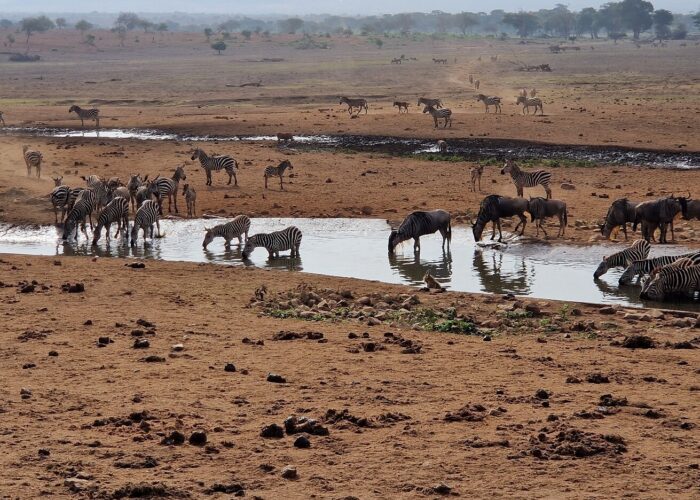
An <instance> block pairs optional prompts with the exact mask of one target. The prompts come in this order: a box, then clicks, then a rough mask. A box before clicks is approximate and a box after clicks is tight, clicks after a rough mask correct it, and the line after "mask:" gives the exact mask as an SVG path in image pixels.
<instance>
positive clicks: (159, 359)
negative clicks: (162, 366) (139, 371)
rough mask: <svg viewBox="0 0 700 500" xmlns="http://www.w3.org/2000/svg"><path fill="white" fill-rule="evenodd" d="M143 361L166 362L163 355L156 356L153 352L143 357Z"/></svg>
mask: <svg viewBox="0 0 700 500" xmlns="http://www.w3.org/2000/svg"><path fill="white" fill-rule="evenodd" d="M142 361H144V362H146V363H165V358H164V357H163V356H156V355H155V354H152V355H150V356H146V357H145V358H143V360H142Z"/></svg>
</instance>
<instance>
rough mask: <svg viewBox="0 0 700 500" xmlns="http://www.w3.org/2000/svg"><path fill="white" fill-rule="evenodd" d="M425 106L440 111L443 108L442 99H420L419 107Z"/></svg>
mask: <svg viewBox="0 0 700 500" xmlns="http://www.w3.org/2000/svg"><path fill="white" fill-rule="evenodd" d="M421 104H422V105H423V106H431V107H433V108H437V109H440V108H442V101H441V100H440V99H430V98H428V97H421V98H419V99H418V104H417V105H418V106H420V105H421Z"/></svg>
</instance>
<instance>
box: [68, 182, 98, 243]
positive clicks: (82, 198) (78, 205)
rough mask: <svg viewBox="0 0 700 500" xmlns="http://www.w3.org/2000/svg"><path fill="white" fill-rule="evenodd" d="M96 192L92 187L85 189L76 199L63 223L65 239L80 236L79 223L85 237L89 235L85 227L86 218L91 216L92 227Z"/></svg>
mask: <svg viewBox="0 0 700 500" xmlns="http://www.w3.org/2000/svg"><path fill="white" fill-rule="evenodd" d="M95 199H96V198H95V193H94V191H92V190H90V189H84V190H83V191H81V192H80V194H79V195H78V199H77V200H75V204H74V205H73V208H71V210H70V211H69V212H68V215H67V216H66V220H65V222H64V224H63V240H64V241H65V240H67V239H69V238H73V239H77V238H78V225H80V228H81V229H82V231H83V234H84V235H85V238H87V237H88V234H87V230H86V228H85V219H86V218H90V228H91V229H92V211H93V210H94V208H95Z"/></svg>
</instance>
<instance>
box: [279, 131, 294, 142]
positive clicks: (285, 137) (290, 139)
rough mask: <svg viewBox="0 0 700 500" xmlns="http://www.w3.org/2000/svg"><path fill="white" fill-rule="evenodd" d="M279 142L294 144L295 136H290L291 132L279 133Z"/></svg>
mask: <svg viewBox="0 0 700 500" xmlns="http://www.w3.org/2000/svg"><path fill="white" fill-rule="evenodd" d="M277 142H284V143H289V142H294V134H290V133H289V132H278V133H277Z"/></svg>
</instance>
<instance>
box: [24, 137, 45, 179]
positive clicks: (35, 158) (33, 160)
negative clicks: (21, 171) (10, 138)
mask: <svg viewBox="0 0 700 500" xmlns="http://www.w3.org/2000/svg"><path fill="white" fill-rule="evenodd" d="M22 156H23V157H24V164H25V165H27V177H29V176H30V175H32V167H34V168H36V177H37V179H40V178H41V162H42V160H43V159H44V156H43V155H42V154H41V153H40V152H39V151H36V150H34V149H29V146H27V145H26V144H25V145H24V146H22Z"/></svg>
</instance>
